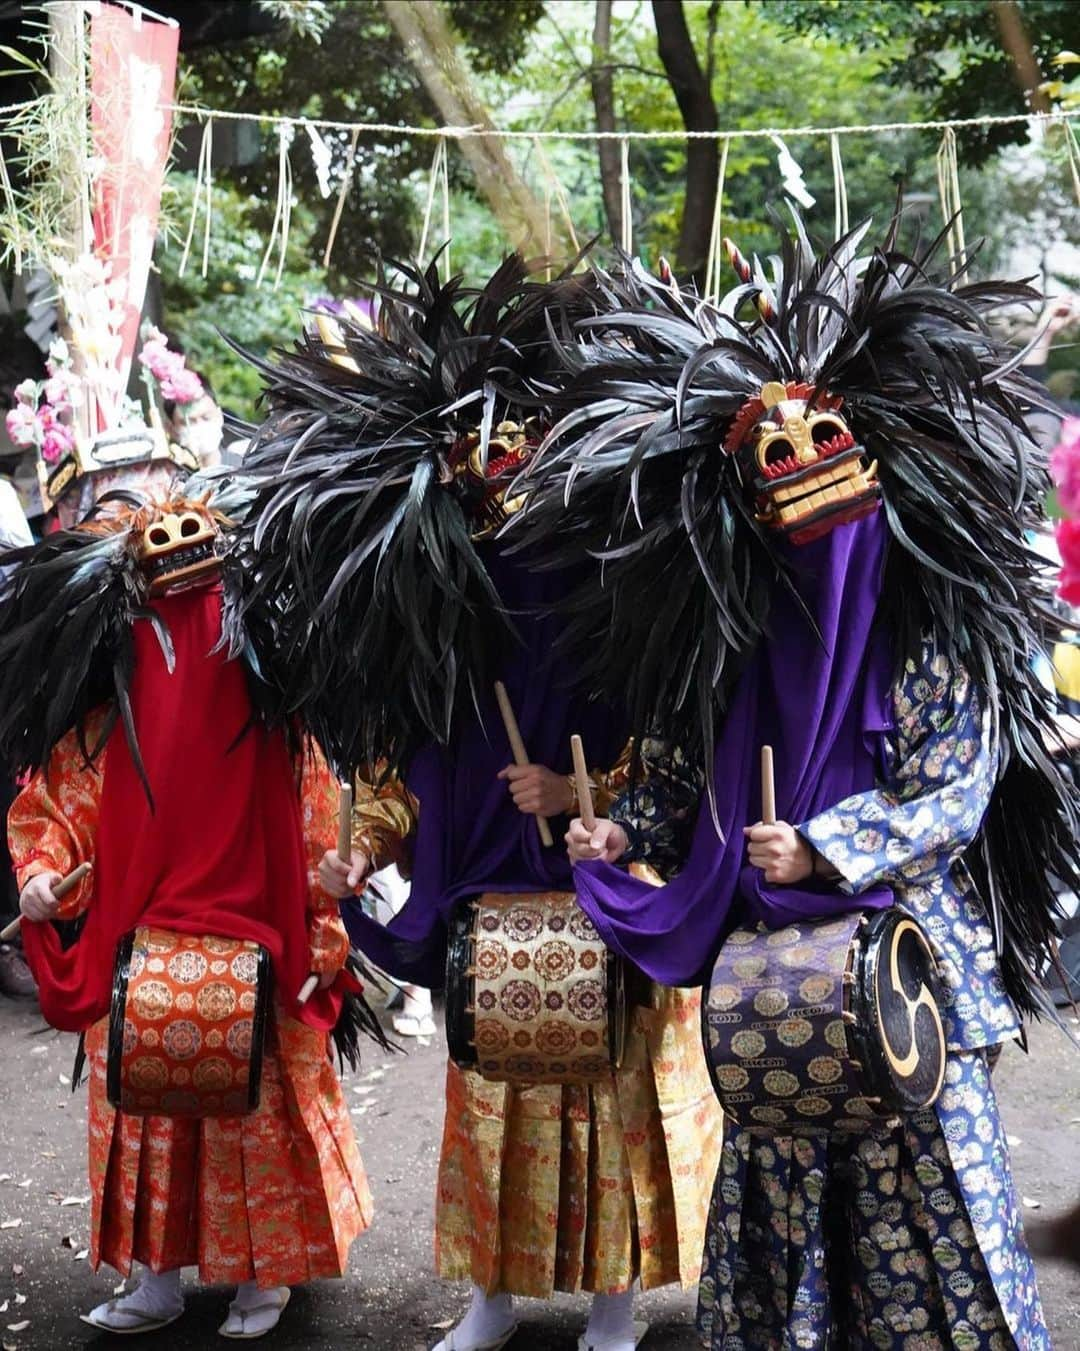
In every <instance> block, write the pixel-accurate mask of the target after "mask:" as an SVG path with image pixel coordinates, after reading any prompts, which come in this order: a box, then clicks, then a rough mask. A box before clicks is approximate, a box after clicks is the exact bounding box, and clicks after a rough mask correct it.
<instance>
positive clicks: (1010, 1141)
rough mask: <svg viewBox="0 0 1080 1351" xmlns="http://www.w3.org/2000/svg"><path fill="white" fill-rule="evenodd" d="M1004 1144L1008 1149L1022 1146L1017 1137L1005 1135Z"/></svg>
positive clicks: (1021, 1141)
mask: <svg viewBox="0 0 1080 1351" xmlns="http://www.w3.org/2000/svg"><path fill="white" fill-rule="evenodd" d="M1005 1143H1006V1144H1007V1145H1008V1146H1009V1148H1010V1149H1015V1148H1016V1146H1017V1145H1022V1144H1023V1143H1024V1142H1023V1140H1021V1139H1020V1137H1019V1135H1006V1137H1005Z"/></svg>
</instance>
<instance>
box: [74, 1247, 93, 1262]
mask: <svg viewBox="0 0 1080 1351" xmlns="http://www.w3.org/2000/svg"><path fill="white" fill-rule="evenodd" d="M89 1256H90V1249H89V1248H80V1249H79V1251H78V1252H77V1253H76V1254H75V1261H76V1262H81V1261H82V1260H83V1258H85V1257H89Z"/></svg>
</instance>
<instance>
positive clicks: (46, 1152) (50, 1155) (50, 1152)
mask: <svg viewBox="0 0 1080 1351" xmlns="http://www.w3.org/2000/svg"><path fill="white" fill-rule="evenodd" d="M41 1157H42V1158H43V1159H55V1158H56V1150H55V1149H43V1150H42V1151H41Z"/></svg>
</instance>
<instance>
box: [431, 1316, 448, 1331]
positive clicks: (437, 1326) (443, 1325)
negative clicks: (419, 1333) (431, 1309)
mask: <svg viewBox="0 0 1080 1351" xmlns="http://www.w3.org/2000/svg"><path fill="white" fill-rule="evenodd" d="M453 1326H454V1320H453V1319H452V1318H444V1319H443V1320H442V1321H441V1322H439V1323H429V1324H428V1327H429V1328H431V1330H432V1332H445V1331H446V1329H447V1328H452V1327H453Z"/></svg>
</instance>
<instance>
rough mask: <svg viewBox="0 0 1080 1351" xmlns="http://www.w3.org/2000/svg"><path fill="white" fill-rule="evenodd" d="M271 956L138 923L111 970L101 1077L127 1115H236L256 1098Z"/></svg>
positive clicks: (228, 941) (253, 947) (251, 946)
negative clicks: (106, 1051) (105, 1056)
mask: <svg viewBox="0 0 1080 1351" xmlns="http://www.w3.org/2000/svg"><path fill="white" fill-rule="evenodd" d="M269 1004H270V956H269V953H268V952H267V951H266V949H265V948H263V947H260V945H259V944H258V943H251V942H243V941H241V940H240V939H236V938H216V937H214V936H213V935H207V936H200V937H192V936H191V935H188V934H177V933H172V932H171V931H169V930H167V929H153V928H149V927H143V928H139V929H136V930H135V932H134V933H131V934H129V935H128V936H127V937H126V938H125V939H124V940H123V941H122V942H121V944H120V947H119V948H118V950H117V954H116V968H115V971H114V973H113V992H112V1008H111V1011H110V1014H109V1057H108V1071H107V1080H106V1087H107V1091H108V1097H109V1101H110V1102H111V1103H112V1105H113V1106H114V1107H118V1108H120V1110H121V1111H123V1112H127V1113H128V1114H129V1115H131V1116H183V1117H210V1116H244V1115H246V1113H248V1112H250V1111H252V1110H253V1109H254V1108H255V1107H257V1106H258V1103H259V1081H260V1078H261V1076H262V1055H263V1037H264V1035H265V1030H266V1018H267V1013H268V1010H269Z"/></svg>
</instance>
